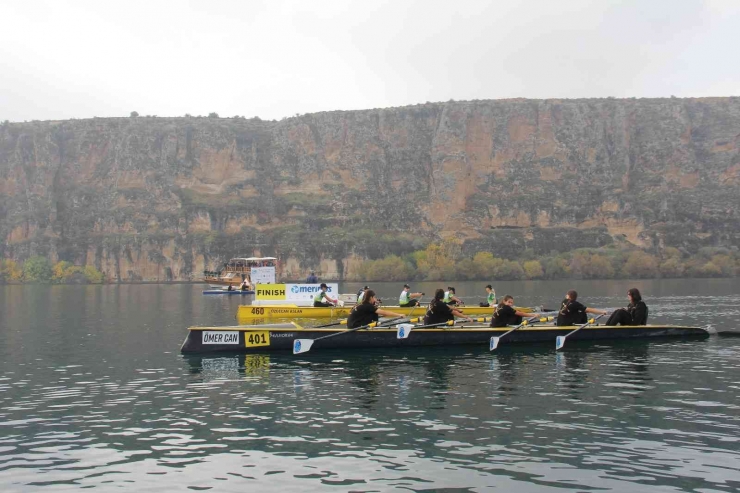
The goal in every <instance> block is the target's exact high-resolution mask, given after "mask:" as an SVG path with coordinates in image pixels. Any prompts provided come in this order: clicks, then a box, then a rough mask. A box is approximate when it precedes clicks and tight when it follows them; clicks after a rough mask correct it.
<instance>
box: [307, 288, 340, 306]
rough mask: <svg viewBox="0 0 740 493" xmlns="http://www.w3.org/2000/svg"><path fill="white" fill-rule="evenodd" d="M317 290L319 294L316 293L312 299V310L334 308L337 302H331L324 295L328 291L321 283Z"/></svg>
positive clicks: (326, 295)
mask: <svg viewBox="0 0 740 493" xmlns="http://www.w3.org/2000/svg"><path fill="white" fill-rule="evenodd" d="M319 288H320V289H319V292H318V293H316V295H315V296H314V297H313V306H314V308H327V307H330V306H335V305H336V304H337V301H338V300H333V299H331V298H329V295H328V294H326V290H327V289H329V287H328V286H327V285H326V284H325V283H323V282H322V283H321V286H319ZM324 299H326V301H322V300H324Z"/></svg>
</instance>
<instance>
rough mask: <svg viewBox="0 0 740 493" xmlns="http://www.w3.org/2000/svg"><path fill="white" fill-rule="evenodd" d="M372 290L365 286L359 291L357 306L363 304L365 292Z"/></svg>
mask: <svg viewBox="0 0 740 493" xmlns="http://www.w3.org/2000/svg"><path fill="white" fill-rule="evenodd" d="M368 289H370V288H369V287H367V286H365V287H364V288H362V289H361V290H359V291H357V304H358V305H359V304H360V303H362V300H363V299H364V298H365V292H366V291H367V290H368Z"/></svg>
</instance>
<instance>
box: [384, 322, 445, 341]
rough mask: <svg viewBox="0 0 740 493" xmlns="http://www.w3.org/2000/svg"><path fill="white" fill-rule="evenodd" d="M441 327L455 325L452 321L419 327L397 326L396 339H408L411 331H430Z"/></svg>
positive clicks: (410, 325) (412, 325) (409, 325)
mask: <svg viewBox="0 0 740 493" xmlns="http://www.w3.org/2000/svg"><path fill="white" fill-rule="evenodd" d="M442 325H450V326H452V325H455V321H454V320H448V321H446V322H440V323H438V324H431V325H419V326H418V327H417V326H415V325H414V324H398V330H397V331H396V339H408V337H409V334H410V333H411V330H412V329H430V328H432V327H441V326H442Z"/></svg>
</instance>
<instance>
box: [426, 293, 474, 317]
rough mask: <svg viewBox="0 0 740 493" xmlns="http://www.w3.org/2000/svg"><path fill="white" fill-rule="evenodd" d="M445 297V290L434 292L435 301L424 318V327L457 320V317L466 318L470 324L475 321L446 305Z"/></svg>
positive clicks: (431, 303) (430, 304)
mask: <svg viewBox="0 0 740 493" xmlns="http://www.w3.org/2000/svg"><path fill="white" fill-rule="evenodd" d="M444 297H445V291H444V290H443V289H438V290H436V291H435V292H434V299H433V300H432V301H431V302H430V303H429V309H428V310H427V313H426V315H425V316H424V325H433V324H439V323H443V322H447V321H448V320H455V317H461V318H464V319H465V320H467V321H468V322H472V321H473V319H472V318H470V317H466V316H465V315H464V314H463V312H461V311H460V310H458V309H457V308H452V307H451V306H449V305H448V304H447V303H445V302H444Z"/></svg>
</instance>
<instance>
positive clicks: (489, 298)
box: [480, 284, 496, 306]
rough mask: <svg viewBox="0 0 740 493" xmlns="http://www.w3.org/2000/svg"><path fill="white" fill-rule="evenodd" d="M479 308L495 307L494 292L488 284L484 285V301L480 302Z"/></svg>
mask: <svg viewBox="0 0 740 493" xmlns="http://www.w3.org/2000/svg"><path fill="white" fill-rule="evenodd" d="M480 306H496V291H495V290H494V289H493V286H491V285H490V284H488V285H486V301H483V302H481V304H480Z"/></svg>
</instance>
